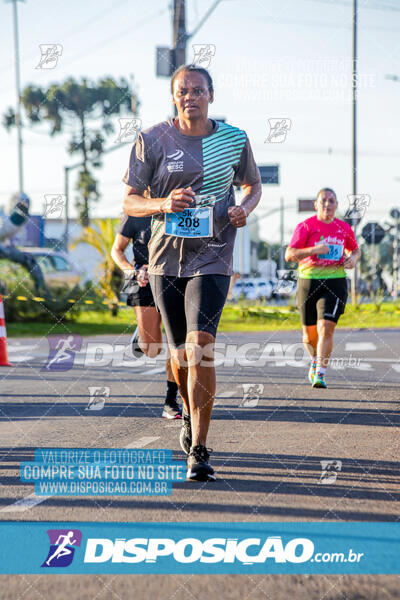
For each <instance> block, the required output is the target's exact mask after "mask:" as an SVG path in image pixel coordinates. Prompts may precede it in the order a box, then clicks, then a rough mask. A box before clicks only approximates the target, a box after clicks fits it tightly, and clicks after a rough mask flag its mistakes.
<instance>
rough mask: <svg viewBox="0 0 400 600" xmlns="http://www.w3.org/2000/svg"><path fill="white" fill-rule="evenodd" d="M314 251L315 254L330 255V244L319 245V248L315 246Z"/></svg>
mask: <svg viewBox="0 0 400 600" xmlns="http://www.w3.org/2000/svg"><path fill="white" fill-rule="evenodd" d="M313 250H314V252H313V254H328V252H329V246H328V244H318V245H317V246H314V248H313Z"/></svg>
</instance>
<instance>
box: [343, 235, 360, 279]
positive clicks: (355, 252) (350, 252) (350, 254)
mask: <svg viewBox="0 0 400 600" xmlns="http://www.w3.org/2000/svg"><path fill="white" fill-rule="evenodd" d="M345 252H346V254H347V257H346V260H345V261H344V263H343V266H344V268H345V269H354V267H355V266H356V264H357V262H358V260H359V259H360V257H361V251H360V249H359V247H358V244H357V240H356V237H355V235H354V231H353V230H352V229H351V227H350V226H349V227H348V230H347V236H346V247H345Z"/></svg>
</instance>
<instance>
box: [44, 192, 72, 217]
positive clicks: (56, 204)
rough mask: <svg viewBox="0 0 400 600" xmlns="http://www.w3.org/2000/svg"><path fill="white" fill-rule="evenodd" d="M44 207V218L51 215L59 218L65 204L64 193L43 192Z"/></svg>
mask: <svg viewBox="0 0 400 600" xmlns="http://www.w3.org/2000/svg"><path fill="white" fill-rule="evenodd" d="M44 198H45V201H46V208H45V211H44V215H43V216H44V218H47V217H50V216H51V217H52V218H54V219H61V217H62V215H63V211H64V207H65V204H66V196H65V195H64V194H45V195H44Z"/></svg>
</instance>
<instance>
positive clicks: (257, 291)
mask: <svg viewBox="0 0 400 600" xmlns="http://www.w3.org/2000/svg"><path fill="white" fill-rule="evenodd" d="M272 289H273V286H272V284H271V282H269V281H267V280H266V279H262V278H260V277H249V278H248V279H238V280H237V281H236V282H235V284H234V286H233V287H232V300H239V299H240V298H241V297H244V298H245V299H246V300H261V299H267V300H269V299H270V298H271V296H272Z"/></svg>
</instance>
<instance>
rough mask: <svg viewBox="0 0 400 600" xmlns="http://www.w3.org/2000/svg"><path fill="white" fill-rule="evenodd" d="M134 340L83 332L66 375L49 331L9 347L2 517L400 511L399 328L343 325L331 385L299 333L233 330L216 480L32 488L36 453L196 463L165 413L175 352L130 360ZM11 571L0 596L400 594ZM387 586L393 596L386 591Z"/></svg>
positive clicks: (380, 516) (288, 581)
mask: <svg viewBox="0 0 400 600" xmlns="http://www.w3.org/2000/svg"><path fill="white" fill-rule="evenodd" d="M128 341H129V338H128V337H127V336H118V338H114V337H112V336H102V337H93V338H84V339H81V340H73V341H72V342H71V343H72V345H74V344H75V346H76V347H79V346H80V350H78V351H76V352H74V351H72V352H71V353H70V357H72V358H73V362H72V358H71V359H70V363H68V360H69V359H68V358H67V359H66V362H67V363H68V364H69V366H70V367H71V368H69V369H68V370H65V371H57V370H52V368H53V367H54V364H55V363H53V365H52V368H50V369H46V363H48V360H47V359H48V354H49V344H48V341H47V339H42V340H38V339H27V338H24V339H22V338H21V339H16V338H13V339H12V340H10V341H9V345H8V348H9V355H10V360H11V361H12V362H13V364H14V366H13V367H2V368H1V370H0V380H1V393H0V398H1V401H0V432H1V451H0V468H1V473H2V479H1V482H2V485H1V487H0V519H2V520H22V521H45V520H46V521H103V522H104V521H111V522H113V521H130V522H131V521H180V522H182V521H304V520H306V521H324V520H329V521H396V520H398V519H399V517H400V504H399V499H400V485H399V484H400V471H399V458H398V457H399V446H400V444H399V429H398V427H399V425H400V410H399V402H400V394H399V389H400V387H399V384H400V336H399V333H398V331H394V330H353V331H347V330H338V332H337V334H336V344H335V352H334V359H335V360H334V364H333V367H334V368H330V369H329V371H328V374H327V382H328V386H329V387H328V389H326V390H321V389H312V388H311V387H310V385H309V383H308V382H307V379H306V374H307V361H305V360H303V358H302V355H303V353H302V351H301V344H300V342H301V337H300V334H299V333H297V332H273V333H272V332H266V333H249V334H246V333H238V334H232V333H230V334H220V335H219V338H218V343H219V347H218V360H219V366H218V369H217V396H216V402H215V408H214V411H213V420H212V424H211V429H210V434H209V439H208V445H209V446H210V447H211V448H213V453H212V456H211V459H210V460H211V463H212V465H213V466H214V468H215V470H216V474H217V481H216V482H214V483H208V484H204V483H192V482H190V483H187V482H179V483H174V484H173V492H172V495H170V496H164V497H159V496H155V497H143V496H142V497H140V496H138V497H123V496H119V497H117V496H113V497H97V498H94V497H56V496H53V497H51V496H50V497H48V498H46V499H44V500H43V499H42V498H39V497H37V496H35V495H34V494H33V486H32V485H28V484H25V483H21V481H20V477H19V465H20V463H21V462H22V461H26V460H33V452H34V450H35V449H36V448H41V447H87V448H92V447H93V448H96V447H101V448H126V447H131V448H134V447H142V448H170V449H172V450H173V457H174V459H177V460H184V454H183V452H182V451H181V450H180V447H179V441H178V437H179V430H180V423H179V421H168V420H165V419H161V418H160V417H161V412H162V404H163V399H164V394H165V373H164V370H163V361H162V360H153V361H149V360H147V361H146V362H144V361H134V360H132V359H130V358H129V348H128V347H127V350H126V353H125V354H124V351H125V346H126V344H128ZM64 358H65V357H64ZM90 387H99V388H106V389H105V390H104V389H101V390H100V392H101V393H102V394H103V396H104V400H105V403H104V406H103V407H102V408H101V409H100V410H93V408H99V407H101V404H97V406H96V405H95V406H94V405H93V398H92V400H91V399H90V393H89V388H90ZM107 388H108V389H107ZM92 391H93V390H92ZM107 394H109V395H107ZM97 401H99V398H97ZM100 401H101V398H100ZM90 404H91V406H90ZM327 461H328V462H327ZM49 580H51V581H49ZM0 581H1V583H2V584H3V586H2V587H3V592H2V594H1V598H17V597H19V595H20V596H21V597H22V596H23V594H24V593H25V591H24V590H25V589H26V587H28V588H29V590H30V593H29V594H28V595H29V597H30V598H36V597H37V598H41V600H43V599H44V598H46V599H47V598H52V599H53V598H55V599H56V598H75V597H76V598H78V597H79V598H95V597H96V599H98V598H103V597H104V598H111V597H114V594H115V597H123V594H125V597H126V595H127V593H128V597H130V593H129V590H132V589H134V590H135V597H138V598H139V597H140V598H151V597H153V596H154V595H157V593H158V594H159V590H163V593H162V595H161V596H160V595H159V597H162V598H174V600H176V599H180V598H185V599H186V598H199V599H200V598H201V599H203V598H208V597H209V596H210V595H213V596H214V595H219V596H220V597H221V598H224V599H225V598H235V599H236V598H238V599H239V598H240V599H244V598H252V599H255V598H277V599H280V598H282V599H283V598H288V597H289V596H294V597H296V598H300V599H302V598H303V597H304V598H307V599H312V598H322V597H324V598H325V599H326V600H331V599H332V600H333V599H336V598H354V599H355V598H368V599H373V598H375V597H376V598H398V597H400V595H396V594H397V593H398V592H397V591H396V590H397V589H398V588H400V585H399V583H400V579H399V578H398V577H396V576H385V577H378V576H351V577H341V576H330V577H323V576H320V577H311V576H267V575H266V576H252V577H247V576H234V577H232V576H229V577H224V576H212V577H206V576H183V575H180V576H176V575H175V576H172V575H171V576H161V575H159V576H152V577H146V576H136V577H135V578H134V579H132V577H131V578H129V577H125V576H117V577H114V576H103V577H97V576H96V577H95V576H93V577H90V576H79V577H76V576H75V577H74V576H62V577H61V578H59V577H58V576H52V577H51V578H49V577H46V576H23V577H22V576H13V577H11V576H2V577H1V578H0ZM57 582H62V584H61V583H60V584H58V583H57ZM133 582H134V583H133ZM4 584H6V585H4ZM133 585H134V587H133ZM382 586H383V587H384V588H385V589H386V591H387V592H386V595H379V594H380V593H381V592H379V590H381V589H382ZM5 590H7V591H5ZM344 590H346V594H348V595H343V593H344ZM111 592H112V593H111ZM136 592H137V593H136ZM351 594H353V595H351ZM356 594H359V595H358V596H357V595H356ZM360 594H361V595H360ZM362 594H364V595H362Z"/></svg>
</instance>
